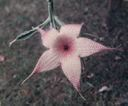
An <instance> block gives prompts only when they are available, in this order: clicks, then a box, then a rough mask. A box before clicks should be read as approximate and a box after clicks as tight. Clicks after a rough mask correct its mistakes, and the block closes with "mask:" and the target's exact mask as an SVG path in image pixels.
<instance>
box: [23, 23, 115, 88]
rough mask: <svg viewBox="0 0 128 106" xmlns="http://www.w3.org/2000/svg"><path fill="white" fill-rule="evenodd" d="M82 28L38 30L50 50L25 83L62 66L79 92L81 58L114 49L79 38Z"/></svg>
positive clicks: (39, 61) (69, 27)
mask: <svg viewBox="0 0 128 106" xmlns="http://www.w3.org/2000/svg"><path fill="white" fill-rule="evenodd" d="M81 27H82V24H69V25H64V26H62V27H61V29H60V31H57V30H55V29H50V30H49V31H44V30H42V29H38V31H39V32H40V34H41V38H42V44H43V45H44V46H45V47H47V48H48V50H47V51H45V52H44V53H43V54H42V56H41V57H40V59H39V60H38V63H37V64H36V66H35V68H34V70H33V72H32V73H31V74H30V75H29V76H28V77H27V78H26V79H25V80H24V81H26V80H27V79H28V78H30V77H31V76H32V75H33V74H34V73H40V72H44V71H49V70H52V69H54V68H56V67H58V66H61V68H62V70H63V72H64V74H65V76H66V77H67V78H68V80H69V81H70V82H71V83H72V85H73V86H74V88H75V89H76V90H77V91H79V87H80V75H81V62H80V57H87V56H90V55H92V54H95V53H97V52H100V51H102V50H112V49H113V48H109V47H106V46H103V45H101V44H99V43H97V42H94V41H92V40H90V39H88V38H85V37H79V33H80V30H81ZM24 81H23V83H24Z"/></svg>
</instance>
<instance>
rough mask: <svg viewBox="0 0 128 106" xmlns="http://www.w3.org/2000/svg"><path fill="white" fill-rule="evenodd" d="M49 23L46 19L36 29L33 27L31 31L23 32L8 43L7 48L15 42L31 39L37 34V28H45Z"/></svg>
mask: <svg viewBox="0 0 128 106" xmlns="http://www.w3.org/2000/svg"><path fill="white" fill-rule="evenodd" d="M49 22H50V21H49V18H47V19H46V20H45V21H44V22H43V23H42V24H40V25H38V26H37V27H34V28H32V29H31V30H29V31H25V32H23V33H21V34H20V35H18V36H17V37H16V38H15V39H14V40H13V41H11V42H10V43H9V46H11V45H12V44H13V43H15V42H16V41H20V40H26V39H29V38H30V37H32V36H33V35H34V34H35V33H36V32H37V29H38V28H42V27H45V26H46V25H47V24H48V23H49Z"/></svg>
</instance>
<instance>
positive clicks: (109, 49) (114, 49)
mask: <svg viewBox="0 0 128 106" xmlns="http://www.w3.org/2000/svg"><path fill="white" fill-rule="evenodd" d="M104 50H108V51H123V49H122V48H110V47H106V48H105V49H104Z"/></svg>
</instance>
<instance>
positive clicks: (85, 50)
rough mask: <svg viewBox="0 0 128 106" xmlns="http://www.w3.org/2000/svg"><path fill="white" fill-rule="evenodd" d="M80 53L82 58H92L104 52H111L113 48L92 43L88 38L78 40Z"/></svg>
mask: <svg viewBox="0 0 128 106" xmlns="http://www.w3.org/2000/svg"><path fill="white" fill-rule="evenodd" d="M77 46H78V53H79V55H80V57H86V56H90V55H92V54H95V53H97V52H100V51H102V50H111V49H113V48H108V47H106V46H104V45H102V44H100V43H97V42H95V41H92V40H90V39H88V38H82V37H80V38H78V40H77Z"/></svg>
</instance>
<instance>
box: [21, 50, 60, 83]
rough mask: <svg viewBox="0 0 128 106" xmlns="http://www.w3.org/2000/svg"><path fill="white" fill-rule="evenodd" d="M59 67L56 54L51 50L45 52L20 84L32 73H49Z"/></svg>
mask: <svg viewBox="0 0 128 106" xmlns="http://www.w3.org/2000/svg"><path fill="white" fill-rule="evenodd" d="M59 65H60V61H59V58H58V56H57V55H56V53H55V52H54V51H53V50H52V49H50V50H47V51H45V52H44V53H43V54H42V56H41V57H40V58H39V60H38V62H37V64H36V66H35V68H34V70H33V72H32V73H31V74H30V75H29V76H28V77H27V78H26V79H25V80H24V81H23V82H22V83H24V82H25V81H26V80H27V79H29V78H30V77H31V76H32V75H33V74H34V73H40V72H44V71H49V70H52V69H54V68H56V67H58V66H59Z"/></svg>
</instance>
